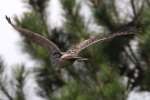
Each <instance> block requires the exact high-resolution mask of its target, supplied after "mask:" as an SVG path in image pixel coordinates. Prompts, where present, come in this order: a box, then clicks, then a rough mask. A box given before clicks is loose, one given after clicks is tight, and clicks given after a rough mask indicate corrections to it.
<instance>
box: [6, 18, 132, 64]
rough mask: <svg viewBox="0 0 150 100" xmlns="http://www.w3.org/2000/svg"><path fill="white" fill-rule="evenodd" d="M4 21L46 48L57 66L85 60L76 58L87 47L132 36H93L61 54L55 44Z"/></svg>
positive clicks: (9, 21)
mask: <svg viewBox="0 0 150 100" xmlns="http://www.w3.org/2000/svg"><path fill="white" fill-rule="evenodd" d="M6 20H7V21H8V23H9V24H10V25H11V26H12V27H13V28H14V29H15V30H17V31H18V32H19V33H20V34H22V35H24V36H25V37H26V38H27V39H28V40H30V41H32V42H34V43H36V44H38V45H40V46H41V47H43V48H46V49H47V50H48V51H49V52H50V54H51V59H52V60H53V61H55V63H57V64H58V63H59V64H60V63H62V62H64V61H69V60H70V61H71V60H87V59H86V58H83V57H80V56H78V55H79V53H80V52H81V51H82V50H84V49H86V48H87V47H89V46H91V45H94V44H96V43H98V42H103V41H106V40H110V39H112V38H115V37H118V36H125V35H132V34H134V33H133V32H132V31H131V32H127V31H123V32H118V33H113V34H112V35H108V36H104V37H99V36H93V37H90V38H89V39H86V40H84V41H82V42H80V43H79V44H76V45H74V46H73V47H71V48H70V49H68V50H67V51H66V52H62V51H61V50H60V49H59V48H58V46H57V45H56V44H55V43H53V42H52V41H50V40H49V39H47V38H45V37H44V36H42V35H39V34H38V33H35V32H32V31H30V30H28V29H25V28H22V27H18V26H16V25H14V24H13V23H12V22H11V19H10V18H9V17H7V16H6Z"/></svg>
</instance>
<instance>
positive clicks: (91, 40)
mask: <svg viewBox="0 0 150 100" xmlns="http://www.w3.org/2000/svg"><path fill="white" fill-rule="evenodd" d="M133 34H134V33H133V32H118V33H113V34H112V35H108V36H104V37H99V36H93V37H90V38H89V39H87V40H84V41H83V42H81V43H79V44H77V45H75V46H74V47H72V48H70V49H69V50H68V52H72V53H74V54H75V55H78V54H79V53H80V52H81V51H82V50H83V49H85V48H87V47H89V46H91V45H94V44H96V43H98V42H103V41H106V40H110V39H112V38H115V37H118V36H124V35H133Z"/></svg>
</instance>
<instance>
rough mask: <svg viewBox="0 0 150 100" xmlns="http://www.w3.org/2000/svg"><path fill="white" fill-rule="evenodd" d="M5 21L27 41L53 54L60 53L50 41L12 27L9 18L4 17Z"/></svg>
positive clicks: (22, 29) (25, 30)
mask: <svg viewBox="0 0 150 100" xmlns="http://www.w3.org/2000/svg"><path fill="white" fill-rule="evenodd" d="M6 20H7V21H8V23H9V24H10V25H11V26H12V27H13V28H14V29H16V30H17V31H18V32H20V34H22V35H24V36H25V37H26V38H27V39H28V40H30V41H32V42H34V43H36V44H38V45H40V46H42V47H44V48H47V49H48V50H49V51H52V52H53V53H61V51H60V49H59V48H58V47H57V46H56V45H55V44H54V43H53V42H51V41H50V40H48V39H47V38H45V37H43V36H41V35H39V34H38V33H34V32H32V31H30V30H27V29H24V28H21V27H17V26H16V25H14V24H13V23H12V22H11V20H10V18H9V17H7V16H6Z"/></svg>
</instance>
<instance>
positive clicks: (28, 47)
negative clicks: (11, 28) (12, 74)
mask: <svg viewBox="0 0 150 100" xmlns="http://www.w3.org/2000/svg"><path fill="white" fill-rule="evenodd" d="M35 1H36V2H35ZM35 1H34V0H29V3H30V5H31V6H32V7H33V8H34V9H32V12H27V13H25V14H24V17H23V18H22V19H21V20H18V19H17V18H16V22H17V25H18V26H21V27H24V28H27V29H30V30H32V31H34V32H37V33H40V34H41V35H43V36H45V37H47V38H48V39H50V40H52V41H53V42H55V43H56V44H57V45H58V46H59V47H60V48H61V49H62V50H63V51H65V50H67V49H68V48H69V47H71V46H72V45H73V44H76V43H78V42H80V41H82V40H84V39H87V38H88V37H89V36H90V35H94V34H90V33H89V32H88V31H87V29H86V28H85V25H84V23H83V19H82V18H81V17H80V16H79V14H78V12H79V9H80V5H78V6H79V7H77V9H74V7H75V0H62V1H61V3H62V5H63V8H64V9H65V11H66V16H65V17H66V19H67V22H66V23H65V25H64V30H59V29H57V28H56V29H54V30H51V34H49V33H48V28H47V25H46V22H45V20H44V16H46V15H44V12H43V11H44V9H45V7H46V3H47V0H43V1H41V0H35ZM91 1H92V2H91V3H93V6H92V7H93V9H92V11H93V14H94V17H95V19H96V23H98V25H101V26H102V27H103V28H104V29H106V30H105V31H106V32H109V33H110V35H111V33H113V32H120V31H122V30H123V31H129V30H130V29H131V27H134V28H136V29H137V31H138V32H137V33H136V35H135V36H124V37H117V38H114V39H112V40H110V41H107V42H103V43H101V44H100V43H97V44H95V45H93V46H91V47H89V48H87V49H85V50H83V51H82V53H81V54H80V55H81V56H83V57H86V58H88V61H85V62H82V61H81V62H75V63H77V64H75V63H74V64H72V63H71V64H66V65H65V66H64V68H63V70H61V71H57V70H56V66H52V65H51V61H50V57H49V54H48V52H47V50H45V49H44V48H41V47H40V46H38V45H36V44H34V43H32V42H31V41H28V40H27V39H26V38H25V44H24V45H23V46H24V48H23V49H24V51H25V52H29V53H30V54H31V55H32V57H33V58H38V59H40V60H42V61H43V65H42V66H41V68H37V69H34V72H35V73H37V77H36V80H37V82H38V84H39V85H40V87H41V88H42V89H43V91H41V92H39V94H40V95H41V96H43V97H47V98H48V99H49V100H126V99H127V95H128V94H127V93H128V90H132V89H134V87H136V86H139V87H140V88H141V90H150V86H149V84H150V80H149V77H150V71H149V70H150V60H149V59H150V54H149V51H150V43H149V41H150V31H149V28H150V13H149V6H148V5H147V6H144V8H143V9H144V10H142V13H141V15H140V17H139V16H134V17H137V18H133V20H132V21H130V22H126V21H125V22H122V23H121V20H119V16H118V15H119V12H117V10H116V6H115V2H114V0H100V1H99V0H91ZM135 6H136V5H135ZM141 16H142V17H141ZM139 30H140V32H139ZM99 34H100V33H99ZM100 35H103V34H100ZM135 38H137V41H138V50H137V52H135V50H134V49H133V48H132V46H131V44H130V41H131V40H134V39H135ZM127 49H128V51H127ZM130 63H131V64H133V65H134V67H135V68H133V69H131V68H129V67H130ZM135 73H137V74H138V76H137V77H135V76H134V75H135ZM16 74H17V76H16V80H18V82H19V83H20V84H19V86H18V91H22V87H23V84H24V79H25V77H24V76H22V75H23V74H24V67H23V69H19V70H17V73H16ZM124 76H126V77H128V79H129V80H128V83H126V84H127V85H124V84H123V82H122V81H123V79H122V77H124ZM64 77H65V78H64ZM131 79H134V82H132V81H131ZM23 96H24V95H23V93H22V92H18V96H17V99H16V100H24V97H23Z"/></svg>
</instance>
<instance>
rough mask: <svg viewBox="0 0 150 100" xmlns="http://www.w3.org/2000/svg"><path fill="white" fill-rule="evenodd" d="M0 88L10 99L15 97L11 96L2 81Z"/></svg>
mask: <svg viewBox="0 0 150 100" xmlns="http://www.w3.org/2000/svg"><path fill="white" fill-rule="evenodd" d="M0 89H1V90H2V92H3V93H4V94H5V95H6V97H7V98H8V99H9V100H13V98H12V97H11V96H10V94H9V93H8V91H7V90H6V89H5V87H4V86H3V85H2V84H1V83H0Z"/></svg>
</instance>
